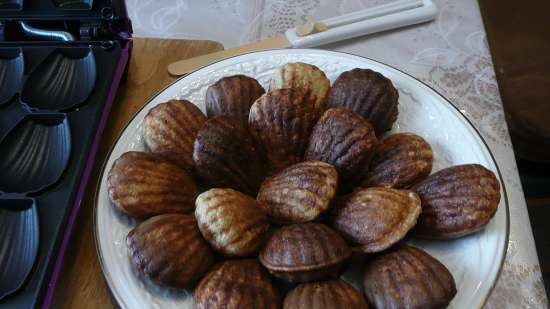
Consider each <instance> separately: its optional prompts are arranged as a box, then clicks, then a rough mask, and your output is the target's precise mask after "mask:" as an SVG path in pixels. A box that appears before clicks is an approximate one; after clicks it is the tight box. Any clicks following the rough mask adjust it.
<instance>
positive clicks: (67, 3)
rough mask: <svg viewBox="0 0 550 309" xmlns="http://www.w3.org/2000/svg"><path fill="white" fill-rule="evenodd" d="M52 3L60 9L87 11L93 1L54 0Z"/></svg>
mask: <svg viewBox="0 0 550 309" xmlns="http://www.w3.org/2000/svg"><path fill="white" fill-rule="evenodd" d="M53 3H54V4H55V6H56V7H58V8H60V9H70V10H88V9H91V8H92V5H93V4H94V0H54V1H53Z"/></svg>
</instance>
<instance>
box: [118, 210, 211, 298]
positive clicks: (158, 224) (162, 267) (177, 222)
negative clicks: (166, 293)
mask: <svg viewBox="0 0 550 309" xmlns="http://www.w3.org/2000/svg"><path fill="white" fill-rule="evenodd" d="M126 244H127V246H128V252H129V255H130V259H131V261H132V263H133V264H134V266H135V267H136V269H137V270H138V271H139V272H141V273H143V274H144V275H146V276H147V277H149V278H151V279H153V280H155V281H157V282H159V283H162V284H165V285H168V286H172V287H178V288H182V287H186V286H188V285H189V284H191V283H193V282H195V281H196V280H198V279H200V278H201V277H202V276H203V275H204V274H205V273H206V272H207V271H208V269H209V268H210V266H211V265H212V264H213V263H214V255H213V253H212V251H211V249H210V247H209V246H208V244H207V243H206V241H205V240H204V239H203V238H202V236H201V234H200V232H199V229H198V228H197V223H196V221H195V218H194V217H193V216H192V215H180V214H168V215H160V216H156V217H153V218H150V219H148V220H146V221H143V222H142V223H140V224H138V225H137V226H136V227H135V228H134V229H132V230H131V231H130V233H128V236H127V237H126Z"/></svg>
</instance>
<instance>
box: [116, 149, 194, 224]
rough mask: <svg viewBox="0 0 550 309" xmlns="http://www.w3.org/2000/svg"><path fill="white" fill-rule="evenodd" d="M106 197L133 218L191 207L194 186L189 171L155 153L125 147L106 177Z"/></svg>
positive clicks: (192, 207) (179, 210)
mask: <svg viewBox="0 0 550 309" xmlns="http://www.w3.org/2000/svg"><path fill="white" fill-rule="evenodd" d="M107 186H108V189H109V198H110V199H111V201H112V202H113V204H114V205H115V207H117V209H119V210H120V211H121V212H123V213H125V214H127V215H129V216H132V217H134V218H140V219H144V218H148V217H152V216H156V215H161V214H169V213H188V212H192V211H193V210H194V209H195V198H196V197H197V187H196V185H195V182H194V181H193V179H192V178H191V175H190V174H189V173H188V172H187V171H185V170H184V169H182V168H180V167H179V165H176V164H174V163H172V162H171V161H168V160H166V159H164V158H162V157H160V156H158V155H155V154H151V153H145V152H139V151H129V152H126V153H124V154H122V155H121V156H120V158H118V159H116V160H115V162H114V163H113V166H112V167H111V170H110V171H109V175H108V177H107Z"/></svg>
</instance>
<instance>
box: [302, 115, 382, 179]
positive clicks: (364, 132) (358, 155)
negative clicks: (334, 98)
mask: <svg viewBox="0 0 550 309" xmlns="http://www.w3.org/2000/svg"><path fill="white" fill-rule="evenodd" d="M376 144H377V139H376V135H375V133H374V128H373V127H372V125H371V124H370V123H369V122H368V121H367V120H366V119H365V118H363V116H361V115H359V114H358V113H356V112H354V111H352V110H350V109H348V108H344V107H337V108H331V109H329V110H327V111H326V112H325V113H324V114H323V116H321V119H319V121H318V122H317V124H315V127H313V132H311V136H310V137H309V145H308V148H307V150H306V154H305V159H306V160H319V161H323V162H327V163H330V164H332V165H334V166H335V167H336V169H337V170H338V174H339V175H340V177H341V178H342V179H341V180H342V181H341V182H342V184H344V185H345V186H353V185H354V184H356V183H357V182H358V181H359V179H360V178H361V177H362V176H364V175H366V172H367V168H368V166H369V162H370V160H371V158H372V156H373V155H374V153H375V147H376Z"/></svg>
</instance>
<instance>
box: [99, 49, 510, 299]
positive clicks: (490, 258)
mask: <svg viewBox="0 0 550 309" xmlns="http://www.w3.org/2000/svg"><path fill="white" fill-rule="evenodd" d="M296 61H301V62H306V63H311V64H314V65H316V66H318V67H319V68H321V69H322V70H323V71H324V72H325V73H326V74H327V76H328V77H329V78H330V79H331V81H334V79H335V78H336V77H337V76H338V75H339V74H340V73H341V72H343V71H346V70H350V69H352V68H356V67H360V68H370V69H372V70H375V71H378V72H380V73H382V74H384V75H385V76H386V77H388V78H390V79H391V80H392V82H393V83H394V85H395V86H396V87H397V89H398V90H399V117H398V120H397V123H396V124H395V125H394V129H393V130H392V132H402V131H409V132H414V133H417V134H419V135H420V136H423V137H424V138H425V139H426V140H427V141H428V142H429V143H430V145H431V146H432V148H433V151H434V158H435V161H434V171H437V170H440V169H442V168H444V167H448V166H452V165H456V164H463V163H479V164H482V165H483V166H485V167H487V168H489V169H490V170H492V171H493V172H495V173H496V174H497V175H498V176H499V180H500V183H501V184H502V192H501V194H502V199H501V203H500V205H499V208H498V211H497V213H496V215H495V217H494V218H493V220H492V221H491V222H490V223H489V225H488V226H487V227H486V228H485V229H484V230H482V231H480V232H478V233H476V234H474V235H471V236H468V237H464V238H461V239H458V240H452V241H416V240H414V241H412V242H413V243H415V244H416V245H419V246H420V247H422V248H424V249H425V250H427V251H428V252H429V253H430V254H432V255H434V256H435V257H437V259H439V260H440V261H441V262H443V263H444V264H445V265H446V266H447V267H448V268H449V270H450V271H451V273H452V274H453V276H454V278H455V280H456V284H457V290H458V294H457V295H456V297H455V298H454V299H453V301H452V302H451V304H450V306H449V308H461V309H463V308H468V309H473V308H481V307H482V306H483V304H484V303H485V301H486V299H487V297H488V296H489V293H490V292H491V290H492V288H493V286H494V283H495V281H496V279H497V277H498V274H499V272H500V268H501V265H502V262H503V261H504V256H505V250H506V243H507V239H508V205H507V199H506V193H505V190H504V185H503V181H502V177H500V173H499V172H498V168H497V166H496V163H495V161H494V159H493V157H492V155H491V153H490V151H489V149H488V148H487V145H486V144H485V142H484V141H483V139H482V138H481V136H480V135H479V134H478V132H477V131H476V130H475V129H474V127H473V126H472V124H471V123H470V122H469V121H468V120H467V119H466V118H465V117H464V116H463V115H462V114H461V113H460V112H459V111H458V110H457V109H456V108H455V107H453V105H452V104H451V103H450V102H448V101H447V100H446V99H445V98H443V97H442V96H441V95H439V94H438V93H436V92H435V91H434V90H432V89H431V88H429V87H428V86H426V85H425V84H423V83H421V82H420V81H418V80H416V79H415V78H413V77H411V76H409V75H407V74H405V73H403V72H401V71H398V70H396V69H394V68H391V67H388V66H386V65H384V64H381V63H378V62H375V61H372V60H369V59H366V58H362V57H359V56H354V55H349V54H343V53H337V52H329V51H322V50H308V49H304V50H272V51H265V52H257V53H251V54H246V55H242V56H238V57H234V58H230V59H227V60H223V61H220V62H217V63H215V64H212V65H210V66H207V67H204V68H202V69H200V70H198V71H195V72H193V73H191V74H189V75H187V76H186V77H184V78H182V79H180V80H178V81H176V82H175V83H173V84H172V85H170V86H169V87H168V88H166V89H164V90H163V91H161V92H160V93H159V94H158V95H157V96H155V97H154V98H153V99H152V100H151V101H150V102H149V103H148V104H147V105H145V107H144V108H143V109H142V110H141V111H140V112H138V113H137V114H136V115H135V116H134V118H133V119H132V121H131V122H130V123H129V124H128V126H127V127H126V128H125V130H124V131H123V132H122V135H121V136H120V138H119V139H118V141H117V142H116V144H115V145H114V148H113V149H112V152H111V154H110V156H109V158H108V160H107V162H106V165H105V167H104V171H103V173H102V176H101V184H100V187H99V190H98V193H97V197H96V218H95V220H96V221H95V229H96V230H95V232H96V241H97V247H98V254H99V258H100V261H101V265H102V268H103V272H104V274H105V278H106V279H107V282H108V284H109V287H110V288H111V291H112V293H113V295H114V297H115V298H116V300H117V301H118V303H119V304H120V306H121V307H122V308H123V309H141V308H143V309H145V308H147V309H149V308H157V309H161V308H162V309H171V308H178V309H185V308H193V307H194V302H193V297H192V291H187V290H174V289H169V288H165V287H161V286H158V285H156V284H154V283H152V282H151V281H150V280H148V279H146V278H143V277H142V276H140V275H138V274H137V273H136V272H135V271H134V270H133V268H132V266H131V264H130V261H129V259H128V255H127V252H126V246H125V236H126V234H127V233H128V231H129V230H130V229H131V228H132V227H133V226H134V225H135V224H136V222H135V221H134V220H131V219H129V218H127V217H124V216H123V215H120V214H119V213H118V212H116V211H115V210H114V208H113V206H112V205H111V203H110V202H109V197H108V193H107V185H106V178H107V171H108V169H109V168H110V167H111V166H112V164H113V161H114V160H115V159H116V158H118V157H119V156H120V155H121V154H122V153H124V152H126V151H129V150H144V145H143V140H142V138H141V134H140V132H141V122H142V120H143V118H144V116H145V115H146V114H147V112H148V111H149V109H151V108H152V107H154V106H155V105H157V104H158V103H161V102H165V101H168V100H170V99H174V98H185V99H188V100H190V101H192V102H194V103H195V104H197V105H198V106H199V107H200V108H201V109H202V110H203V111H204V96H205V92H206V88H207V87H208V86H209V85H211V84H212V83H214V82H215V81H217V80H218V79H219V78H221V77H223V76H228V75H234V74H246V75H249V76H252V77H254V78H256V79H258V80H259V81H260V83H261V84H262V85H263V86H264V87H266V88H267V85H268V82H269V79H270V76H271V73H272V72H273V70H274V69H276V68H277V67H279V66H280V65H282V64H285V63H287V62H296ZM144 99H146V98H144ZM355 262H357V261H355ZM359 263H360V261H359ZM358 270H359V268H355V271H348V272H347V273H346V274H344V278H345V279H346V280H348V281H350V282H352V283H353V284H354V285H355V286H356V287H357V288H358V289H361V278H360V273H361V271H358Z"/></svg>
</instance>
